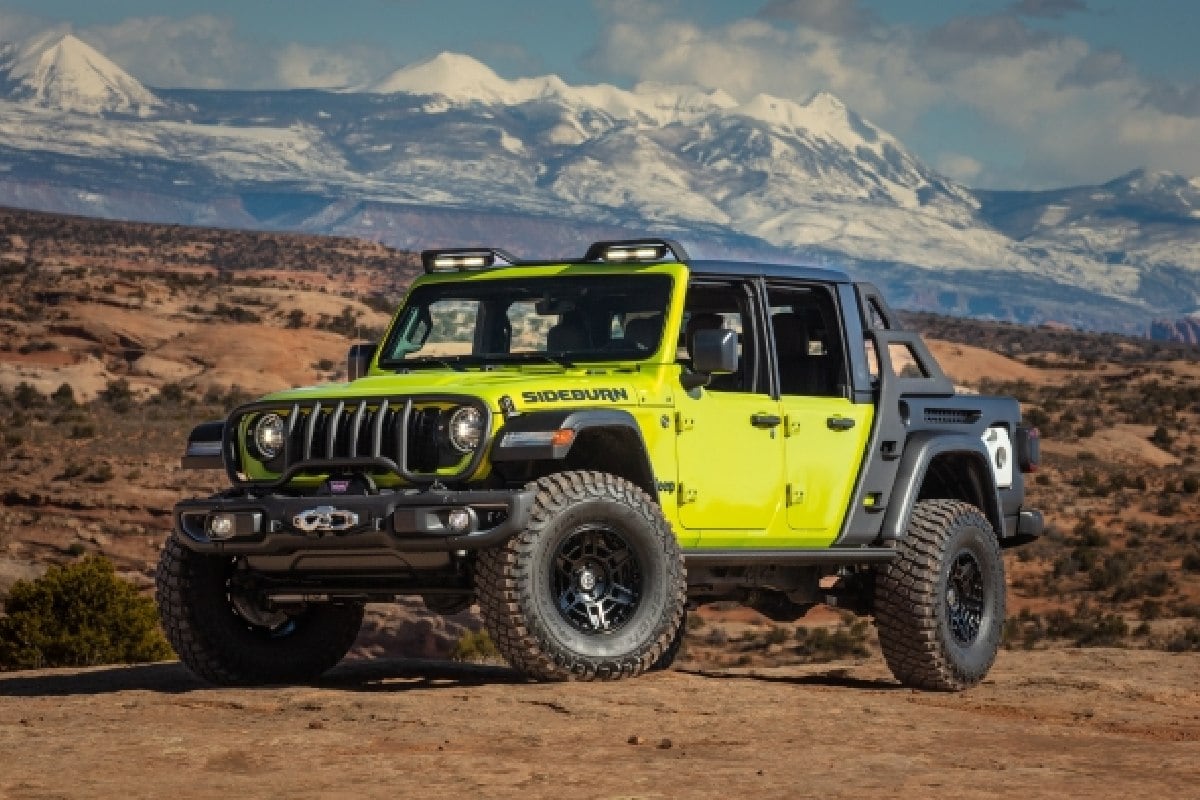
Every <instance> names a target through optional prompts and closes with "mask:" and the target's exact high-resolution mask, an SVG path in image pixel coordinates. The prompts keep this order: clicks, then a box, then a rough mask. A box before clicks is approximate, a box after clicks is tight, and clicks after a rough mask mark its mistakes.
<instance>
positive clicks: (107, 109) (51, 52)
mask: <svg viewBox="0 0 1200 800" xmlns="http://www.w3.org/2000/svg"><path fill="white" fill-rule="evenodd" d="M0 87H3V90H4V94H5V95H6V96H7V97H10V98H13V99H18V100H28V101H32V102H33V103H36V104H37V105H39V106H43V107H45V108H52V109H55V110H57V111H75V112H80V113H84V114H100V113H119V114H137V115H147V114H149V113H151V112H152V111H154V110H155V109H157V108H161V107H162V105H163V103H162V101H161V100H159V99H158V98H157V97H155V96H154V94H153V93H152V92H150V91H149V90H148V89H147V88H146V87H145V86H142V84H141V83H139V82H138V81H137V79H136V78H134V77H133V76H131V75H129V73H127V72H125V71H124V70H122V69H121V68H120V67H118V66H117V65H116V64H114V63H113V62H112V61H110V60H108V59H107V58H105V57H104V56H103V55H101V54H100V53H98V52H97V51H96V50H95V49H94V48H92V47H90V46H89V45H87V44H85V43H84V42H82V41H80V40H79V39H78V38H76V37H75V36H73V35H72V34H69V33H68V34H66V35H42V36H39V37H35V38H33V39H31V40H29V41H28V42H25V43H23V44H20V45H16V44H10V45H7V46H6V47H4V49H3V50H0Z"/></svg>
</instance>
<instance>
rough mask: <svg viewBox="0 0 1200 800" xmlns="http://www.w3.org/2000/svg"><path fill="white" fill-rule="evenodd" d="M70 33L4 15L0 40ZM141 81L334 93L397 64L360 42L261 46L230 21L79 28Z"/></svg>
mask: <svg viewBox="0 0 1200 800" xmlns="http://www.w3.org/2000/svg"><path fill="white" fill-rule="evenodd" d="M51 29H53V30H60V31H61V32H63V33H66V32H68V31H70V30H72V28H71V26H70V25H64V24H57V25H51V24H50V23H49V22H48V21H46V20H43V19H39V18H37V17H29V16H23V15H18V14H8V13H6V12H0V41H12V40H20V39H24V38H27V37H28V36H30V35H32V34H34V33H37V32H43V31H47V30H51ZM75 32H76V33H77V34H78V35H79V36H80V38H82V39H84V40H85V41H87V42H88V43H89V44H91V45H93V46H94V47H96V48H97V49H99V50H100V51H101V52H103V53H104V54H105V55H106V56H108V57H109V58H111V59H112V60H113V61H114V62H116V63H117V64H118V65H120V66H121V67H122V68H123V69H125V70H126V71H127V72H129V73H130V74H131V75H133V76H134V77H135V78H137V79H138V80H139V81H141V82H142V83H144V84H146V85H148V86H153V87H157V88H191V89H298V88H314V89H332V88H340V87H343V86H353V85H359V84H364V83H368V82H369V81H371V80H373V79H375V78H378V77H379V76H380V75H382V74H384V73H385V72H387V71H388V69H390V68H391V67H392V66H393V63H392V59H391V56H390V54H389V53H388V52H387V51H386V50H384V49H382V48H380V47H372V46H369V45H363V44H344V45H338V44H334V45H312V44H303V43H299V42H286V43H278V42H263V41H257V40H255V39H252V38H249V37H246V36H243V35H241V34H239V33H238V32H237V30H236V28H235V25H234V22H233V20H232V19H230V18H228V17H218V16H214V15H210V14H198V15H194V16H191V17H186V18H183V19H174V18H169V17H131V18H128V19H125V20H122V21H121V22H118V23H116V24H113V25H98V26H94V27H88V28H80V29H78V30H76V31H75Z"/></svg>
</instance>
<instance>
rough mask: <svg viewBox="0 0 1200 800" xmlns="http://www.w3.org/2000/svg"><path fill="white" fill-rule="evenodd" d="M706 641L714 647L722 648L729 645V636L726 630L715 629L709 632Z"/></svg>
mask: <svg viewBox="0 0 1200 800" xmlns="http://www.w3.org/2000/svg"><path fill="white" fill-rule="evenodd" d="M704 641H705V642H706V643H708V644H710V645H712V646H713V647H722V646H724V645H727V644H729V634H728V633H726V632H725V629H724V628H713V629H712V630H711V631H709V632H708V636H706V637H704Z"/></svg>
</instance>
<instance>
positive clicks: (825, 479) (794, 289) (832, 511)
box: [767, 282, 874, 547]
mask: <svg viewBox="0 0 1200 800" xmlns="http://www.w3.org/2000/svg"><path fill="white" fill-rule="evenodd" d="M767 299H768V304H769V306H770V310H771V330H772V334H773V339H774V342H775V354H776V372H777V375H778V378H777V379H778V385H779V393H780V407H781V413H782V416H783V423H782V434H783V437H782V438H783V442H784V464H785V466H784V474H785V476H786V485H785V486H784V489H783V491H784V503H785V504H786V509H787V511H786V516H787V527H788V529H789V530H790V532H791V533H790V535H789V536H788V537H787V542H786V543H787V545H788V546H793V547H827V546H829V545H830V544H831V543H832V542H833V540H834V539H835V538H837V535H838V533H839V531H840V530H841V527H842V522H843V520H844V519H845V517H846V513H847V508H848V506H849V504H850V501H851V496H852V493H853V490H854V487H855V484H856V481H857V478H858V473H859V469H860V468H861V465H862V460H863V454H864V452H865V450H866V446H867V440H868V438H869V436H870V432H871V422H872V415H873V411H874V406H873V405H872V404H870V403H854V402H851V400H850V391H849V376H848V372H847V369H846V358H845V350H846V345H845V340H844V337H843V336H842V330H843V325H842V321H841V315H840V314H839V309H838V303H837V298H836V295H835V294H834V292H833V291H832V290H831V288H830V287H828V286H826V285H823V284H809V285H805V284H801V283H790V282H768V285H767Z"/></svg>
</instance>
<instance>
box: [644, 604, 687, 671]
mask: <svg viewBox="0 0 1200 800" xmlns="http://www.w3.org/2000/svg"><path fill="white" fill-rule="evenodd" d="M687 619H688V618H687V609H686V608H684V610H683V617H682V619H680V620H679V627H678V628H677V629H676V631H675V635H674V636H672V637H671V643H670V644H669V645H667V649H666V650H664V651H663V654H662V655H661V656H659V657H658V660H657V661H655V662H654V663H653V664H651V665H650V671H651V672H662V671H663V670H668V669H670V668H671V667H672V666H674V664H675V659H677V658H679V654H680V653H682V652H683V640H684V637H685V636H687Z"/></svg>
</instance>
